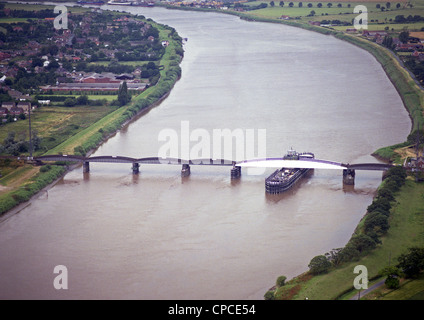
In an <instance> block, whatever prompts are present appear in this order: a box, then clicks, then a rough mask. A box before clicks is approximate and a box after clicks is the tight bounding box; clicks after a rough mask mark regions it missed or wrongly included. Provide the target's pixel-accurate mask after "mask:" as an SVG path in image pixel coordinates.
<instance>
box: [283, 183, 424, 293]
mask: <svg viewBox="0 0 424 320" xmlns="http://www.w3.org/2000/svg"><path fill="white" fill-rule="evenodd" d="M423 197H424V184H422V183H416V182H414V181H412V180H411V179H408V180H407V182H406V184H405V185H404V186H403V188H402V189H401V190H400V191H399V193H398V194H397V196H396V200H395V205H394V206H393V208H392V210H391V214H390V229H389V230H388V232H387V234H386V235H385V236H384V237H382V238H381V241H382V244H380V245H379V246H378V248H377V249H374V250H373V251H371V252H370V253H369V254H368V255H366V256H365V257H363V258H360V259H359V260H357V261H354V262H349V263H345V264H342V265H341V266H339V267H337V268H334V269H332V270H331V271H330V272H328V273H326V274H323V275H316V276H311V275H309V274H308V273H305V274H303V275H301V276H299V277H296V278H294V279H292V280H291V281H289V282H287V284H286V285H285V286H284V287H281V290H277V291H276V299H283V298H285V299H294V300H296V299H300V300H302V299H305V298H306V297H307V298H308V299H312V300H333V299H349V298H351V297H352V296H353V295H354V294H356V293H358V291H357V290H355V289H354V288H353V280H354V278H355V277H356V276H357V275H356V274H354V273H353V269H354V267H355V266H357V265H364V266H366V267H367V269H368V276H369V279H370V280H373V281H371V282H370V285H372V284H373V282H375V281H376V280H377V279H378V272H379V271H380V270H381V269H383V268H384V267H386V266H388V265H395V264H396V263H397V260H396V258H397V257H398V256H399V255H400V254H402V253H405V251H406V248H409V247H412V246H419V247H422V246H424V232H423V226H424V212H423V209H424V203H423ZM362 223H363V220H362V221H361V223H360V224H359V225H358V228H357V230H356V231H355V232H360V229H361V226H362ZM412 282H413V281H412ZM412 282H411V281H406V282H404V283H403V285H405V286H406V285H407V284H408V286H406V287H403V286H402V287H401V288H400V289H398V290H395V291H393V290H387V289H380V291H379V292H378V294H374V295H373V296H368V297H366V298H365V299H371V298H374V299H377V298H383V297H386V298H388V299H389V298H393V299H395V298H396V294H395V293H396V292H402V296H403V299H409V298H410V297H412V296H414V295H415V294H417V293H419V292H423V291H424V286H423V281H420V282H419V283H417V284H412ZM409 287H414V290H413V291H409V289H408V288H409Z"/></svg>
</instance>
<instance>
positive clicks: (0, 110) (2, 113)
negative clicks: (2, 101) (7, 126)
mask: <svg viewBox="0 0 424 320" xmlns="http://www.w3.org/2000/svg"><path fill="white" fill-rule="evenodd" d="M8 112H9V110H7V109H6V108H3V107H0V116H5V115H6V114H8Z"/></svg>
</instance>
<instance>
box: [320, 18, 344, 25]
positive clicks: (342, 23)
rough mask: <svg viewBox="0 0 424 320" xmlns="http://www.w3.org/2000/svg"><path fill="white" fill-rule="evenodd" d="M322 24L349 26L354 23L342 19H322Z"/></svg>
mask: <svg viewBox="0 0 424 320" xmlns="http://www.w3.org/2000/svg"><path fill="white" fill-rule="evenodd" d="M321 24H331V25H333V26H349V25H352V24H351V23H349V22H347V21H340V20H337V19H335V20H321Z"/></svg>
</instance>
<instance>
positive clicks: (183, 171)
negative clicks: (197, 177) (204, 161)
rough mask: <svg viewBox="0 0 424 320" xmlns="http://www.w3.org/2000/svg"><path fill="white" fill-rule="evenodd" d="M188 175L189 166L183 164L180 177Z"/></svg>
mask: <svg viewBox="0 0 424 320" xmlns="http://www.w3.org/2000/svg"><path fill="white" fill-rule="evenodd" d="M189 175H190V166H189V165H188V164H183V168H182V169H181V177H188V176H189Z"/></svg>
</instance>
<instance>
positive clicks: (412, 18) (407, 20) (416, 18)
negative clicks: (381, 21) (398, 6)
mask: <svg viewBox="0 0 424 320" xmlns="http://www.w3.org/2000/svg"><path fill="white" fill-rule="evenodd" d="M420 21H424V17H421V16H419V15H414V16H412V15H409V16H408V17H406V18H405V16H404V15H397V16H396V17H395V20H394V22H395V23H414V22H420Z"/></svg>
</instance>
